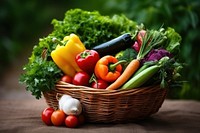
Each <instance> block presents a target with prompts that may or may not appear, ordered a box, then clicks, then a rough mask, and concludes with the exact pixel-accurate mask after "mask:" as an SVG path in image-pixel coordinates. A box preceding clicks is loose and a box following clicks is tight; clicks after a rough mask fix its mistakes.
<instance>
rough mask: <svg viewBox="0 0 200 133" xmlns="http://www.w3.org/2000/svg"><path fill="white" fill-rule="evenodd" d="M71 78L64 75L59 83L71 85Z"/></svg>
mask: <svg viewBox="0 0 200 133" xmlns="http://www.w3.org/2000/svg"><path fill="white" fill-rule="evenodd" d="M72 80H73V78H72V77H70V76H69V75H64V76H62V77H61V81H64V82H66V83H72Z"/></svg>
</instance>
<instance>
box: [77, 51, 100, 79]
mask: <svg viewBox="0 0 200 133" xmlns="http://www.w3.org/2000/svg"><path fill="white" fill-rule="evenodd" d="M99 59H100V57H99V54H98V52H97V51H95V50H85V51H83V52H81V53H80V54H78V55H77V56H76V63H77V65H78V66H79V68H80V69H81V70H83V71H84V72H86V73H88V74H90V75H91V74H93V72H94V68H95V65H96V63H97V61H98V60H99Z"/></svg>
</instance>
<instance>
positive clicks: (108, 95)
mask: <svg viewBox="0 0 200 133" xmlns="http://www.w3.org/2000/svg"><path fill="white" fill-rule="evenodd" d="M43 94H44V97H45V99H46V102H47V104H48V105H49V106H50V107H53V108H58V100H57V98H56V96H57V95H58V94H68V95H71V96H72V97H73V98H77V99H79V100H80V102H81V103H82V106H83V113H84V115H85V118H86V120H87V121H88V122H102V123H122V122H130V121H137V120H140V119H144V118H146V117H148V116H150V115H152V114H154V113H156V112H158V110H159V108H160V107H161V105H162V103H163V101H164V99H165V97H166V94H167V89H161V88H160V87H159V86H158V85H157V86H149V87H143V88H138V89H130V90H127V91H120V90H113V91H105V90H102V89H93V88H89V87H84V86H75V85H72V84H67V83H63V82H59V83H58V84H57V85H56V89H55V90H53V91H49V92H44V93H43Z"/></svg>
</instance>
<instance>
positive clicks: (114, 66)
mask: <svg viewBox="0 0 200 133" xmlns="http://www.w3.org/2000/svg"><path fill="white" fill-rule="evenodd" d="M122 63H126V60H120V61H118V62H116V63H115V64H110V65H109V70H110V71H114V70H115V68H116V67H117V65H119V64H122Z"/></svg>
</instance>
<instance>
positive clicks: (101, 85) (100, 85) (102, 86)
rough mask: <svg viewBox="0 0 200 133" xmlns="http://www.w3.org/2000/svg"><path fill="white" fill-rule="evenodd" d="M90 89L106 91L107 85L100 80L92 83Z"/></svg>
mask: <svg viewBox="0 0 200 133" xmlns="http://www.w3.org/2000/svg"><path fill="white" fill-rule="evenodd" d="M91 87H92V88H97V89H106V88H107V87H108V83H107V82H106V81H104V80H102V79H98V80H97V82H95V81H93V82H92V84H91Z"/></svg>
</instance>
